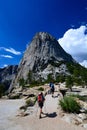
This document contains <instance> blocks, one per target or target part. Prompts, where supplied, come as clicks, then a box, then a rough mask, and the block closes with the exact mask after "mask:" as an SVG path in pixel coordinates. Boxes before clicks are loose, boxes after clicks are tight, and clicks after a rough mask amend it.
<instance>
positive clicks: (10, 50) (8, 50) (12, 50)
mask: <svg viewBox="0 0 87 130" xmlns="http://www.w3.org/2000/svg"><path fill="white" fill-rule="evenodd" d="M0 50H4V51H7V52H10V53H12V54H15V55H21V52H19V51H16V50H15V49H13V48H5V47H0Z"/></svg>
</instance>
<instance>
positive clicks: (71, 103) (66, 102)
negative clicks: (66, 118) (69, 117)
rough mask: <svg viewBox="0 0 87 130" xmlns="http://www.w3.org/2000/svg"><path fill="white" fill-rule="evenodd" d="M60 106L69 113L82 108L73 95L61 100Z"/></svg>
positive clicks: (77, 111)
mask: <svg viewBox="0 0 87 130" xmlns="http://www.w3.org/2000/svg"><path fill="white" fill-rule="evenodd" d="M60 106H61V108H62V109H63V110H64V111H65V112H69V113H79V112H80V108H81V106H80V104H79V103H77V102H76V100H75V98H74V97H72V96H65V97H64V98H63V99H62V100H60Z"/></svg>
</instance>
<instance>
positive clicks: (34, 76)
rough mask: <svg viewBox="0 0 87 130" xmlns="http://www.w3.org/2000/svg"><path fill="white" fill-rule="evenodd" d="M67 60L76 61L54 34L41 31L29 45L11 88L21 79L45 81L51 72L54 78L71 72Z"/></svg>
mask: <svg viewBox="0 0 87 130" xmlns="http://www.w3.org/2000/svg"><path fill="white" fill-rule="evenodd" d="M66 62H72V63H74V62H75V61H74V59H73V58H72V57H71V55H69V54H68V53H66V52H65V51H64V50H63V48H62V47H61V46H60V44H59V43H58V41H57V40H56V39H55V38H54V37H53V36H51V35H50V34H48V33H45V32H39V33H37V34H36V35H35V36H34V37H33V40H32V41H31V43H30V44H29V46H28V47H27V49H26V51H25V53H24V56H23V58H22V60H21V62H20V64H19V66H18V73H17V75H16V78H15V80H14V81H13V82H12V84H11V87H10V89H11V88H12V87H14V86H18V84H19V83H18V81H19V80H20V79H24V80H25V81H28V80H29V81H28V82H29V83H30V80H34V81H38V80H41V81H44V80H46V79H47V77H48V75H49V74H52V76H53V78H54V79H55V78H56V77H57V76H58V74H69V72H68V70H67V67H66V64H65V63H66Z"/></svg>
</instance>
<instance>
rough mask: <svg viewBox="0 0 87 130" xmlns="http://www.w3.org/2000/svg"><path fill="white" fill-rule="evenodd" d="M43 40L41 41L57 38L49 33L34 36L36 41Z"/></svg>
mask: <svg viewBox="0 0 87 130" xmlns="http://www.w3.org/2000/svg"><path fill="white" fill-rule="evenodd" d="M38 38H39V39H41V40H50V39H52V40H54V39H55V38H54V37H53V36H52V35H51V34H49V33H48V32H38V33H36V35H35V36H34V39H38Z"/></svg>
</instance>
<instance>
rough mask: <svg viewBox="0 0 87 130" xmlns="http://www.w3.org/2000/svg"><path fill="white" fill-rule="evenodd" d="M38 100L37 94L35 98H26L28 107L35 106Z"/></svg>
mask: <svg viewBox="0 0 87 130" xmlns="http://www.w3.org/2000/svg"><path fill="white" fill-rule="evenodd" d="M36 100H37V98H36V96H35V97H34V98H33V99H30V98H28V99H27V100H26V105H27V107H28V106H34V105H35V103H36Z"/></svg>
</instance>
